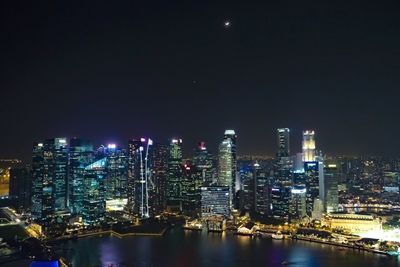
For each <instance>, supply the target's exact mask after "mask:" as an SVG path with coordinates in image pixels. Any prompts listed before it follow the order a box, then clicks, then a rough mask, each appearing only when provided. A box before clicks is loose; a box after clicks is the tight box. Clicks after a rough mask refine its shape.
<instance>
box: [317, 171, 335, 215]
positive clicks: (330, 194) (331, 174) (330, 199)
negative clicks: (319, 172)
mask: <svg viewBox="0 0 400 267" xmlns="http://www.w3.org/2000/svg"><path fill="white" fill-rule="evenodd" d="M338 180H339V173H338V168H337V165H336V164H335V163H328V164H325V166H324V195H323V196H322V198H321V199H322V201H323V203H324V207H325V210H326V211H327V212H336V211H338V206H339V200H338Z"/></svg>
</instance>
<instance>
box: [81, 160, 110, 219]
mask: <svg viewBox="0 0 400 267" xmlns="http://www.w3.org/2000/svg"><path fill="white" fill-rule="evenodd" d="M106 168H107V157H104V158H101V159H99V160H97V161H95V162H94V163H92V164H89V165H88V166H86V167H85V170H84V179H83V189H84V197H83V209H82V217H83V221H84V223H86V224H91V225H95V224H99V223H101V222H103V221H104V219H105V212H106V188H105V182H106V181H105V180H106V179H107V178H106V175H107V172H106Z"/></svg>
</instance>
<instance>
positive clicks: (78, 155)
mask: <svg viewBox="0 0 400 267" xmlns="http://www.w3.org/2000/svg"><path fill="white" fill-rule="evenodd" d="M93 161H94V151H93V145H92V144H91V143H90V142H89V141H87V140H83V139H76V138H74V139H71V140H70V146H69V166H68V170H69V173H68V196H69V197H68V206H69V207H70V210H71V212H72V213H73V214H76V215H80V214H82V211H83V200H84V194H85V191H84V174H85V167H86V166H88V165H89V164H91V163H92V162H93Z"/></svg>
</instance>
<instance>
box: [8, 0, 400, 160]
mask: <svg viewBox="0 0 400 267" xmlns="http://www.w3.org/2000/svg"><path fill="white" fill-rule="evenodd" d="M61 2H64V3H61ZM116 2H118V3H116ZM217 2H218V3H217ZM399 14H400V2H399V1H357V2H356V1H325V0H318V1H227V2H224V1H215V0H214V1H204V0H202V1H192V2H190V1H179V2H178V1H177V2H175V1H166V0H162V1H129V2H126V3H122V1H104V2H102V1H100V2H98V1H91V3H86V4H85V3H82V1H48V2H44V1H26V2H25V3H24V2H23V1H22V2H20V1H2V2H1V4H0V21H1V24H0V27H1V28H0V29H1V37H0V38H1V39H0V55H1V57H0V64H1V65H0V66H1V72H0V88H1V97H0V99H1V105H0V121H1V127H0V130H1V139H0V157H3V158H10V157H19V158H23V159H29V157H30V154H31V148H32V142H33V141H35V140H41V139H44V138H49V137H54V136H67V137H73V136H78V137H84V138H90V139H93V140H94V141H95V142H96V143H108V142H112V141H114V142H117V143H118V144H122V145H125V143H126V141H127V140H128V138H131V137H140V136H142V135H145V136H151V137H154V139H155V140H157V141H165V140H166V139H167V138H169V137H172V136H179V137H182V138H183V140H184V147H185V150H186V151H187V152H190V151H191V149H192V148H193V147H194V146H195V144H196V142H197V141H200V140H205V141H206V142H207V143H209V146H210V148H211V149H212V150H213V151H214V152H215V151H216V146H217V144H218V142H219V141H220V140H221V138H222V136H223V132H224V129H225V128H233V129H235V130H236V131H237V133H238V136H239V139H238V142H239V147H238V150H239V153H240V154H249V153H254V154H267V155H273V154H274V153H275V150H276V128H277V127H288V128H290V129H291V134H292V151H293V152H298V151H300V138H301V131H302V130H303V129H307V128H311V129H315V130H316V131H317V146H318V148H319V149H322V150H323V151H324V152H325V153H327V154H330V155H338V154H346V155H354V154H365V153H368V154H381V155H386V154H387V155H399V154H400V150H399V147H400V138H399V136H400V116H399V115H400V112H399V108H400V105H399V103H400V90H399V89H400V15H399ZM226 20H229V21H230V22H231V27H229V28H225V27H224V22H225V21H226Z"/></svg>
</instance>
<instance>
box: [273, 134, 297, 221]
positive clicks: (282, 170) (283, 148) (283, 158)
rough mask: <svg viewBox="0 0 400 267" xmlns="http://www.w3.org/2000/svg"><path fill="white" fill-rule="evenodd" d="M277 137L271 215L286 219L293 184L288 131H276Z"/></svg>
mask: <svg viewBox="0 0 400 267" xmlns="http://www.w3.org/2000/svg"><path fill="white" fill-rule="evenodd" d="M277 135H278V152H277V158H276V162H275V166H274V177H273V182H272V188H271V195H270V196H271V204H272V214H273V215H274V216H275V217H279V218H288V216H289V202H290V196H291V195H290V190H291V187H292V184H293V171H292V169H293V167H292V166H293V163H292V159H291V157H290V150H289V129H288V128H281V129H278V130H277Z"/></svg>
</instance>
